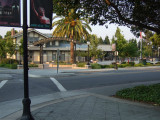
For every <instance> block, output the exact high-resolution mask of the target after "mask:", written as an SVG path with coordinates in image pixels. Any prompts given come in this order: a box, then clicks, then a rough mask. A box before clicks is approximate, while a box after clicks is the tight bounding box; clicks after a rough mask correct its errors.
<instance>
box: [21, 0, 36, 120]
mask: <svg viewBox="0 0 160 120" xmlns="http://www.w3.org/2000/svg"><path fill="white" fill-rule="evenodd" d="M27 29H28V26H27V0H23V52H24V55H23V59H24V64H23V65H24V99H23V114H22V117H21V120H34V118H33V117H32V115H31V112H30V104H31V100H30V99H29V84H28V50H27Z"/></svg>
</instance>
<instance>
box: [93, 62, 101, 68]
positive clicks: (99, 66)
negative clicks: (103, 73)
mask: <svg viewBox="0 0 160 120" xmlns="http://www.w3.org/2000/svg"><path fill="white" fill-rule="evenodd" d="M91 68H92V69H101V65H99V64H97V63H94V64H91Z"/></svg>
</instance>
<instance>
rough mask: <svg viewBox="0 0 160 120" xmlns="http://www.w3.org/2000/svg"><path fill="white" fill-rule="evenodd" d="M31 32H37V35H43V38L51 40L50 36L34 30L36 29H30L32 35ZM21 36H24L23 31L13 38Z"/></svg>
mask: <svg viewBox="0 0 160 120" xmlns="http://www.w3.org/2000/svg"><path fill="white" fill-rule="evenodd" d="M30 32H36V33H37V34H39V35H41V36H43V37H45V38H49V34H48V35H47V34H43V33H41V32H39V31H37V30H36V29H34V28H30V29H28V33H30ZM19 36H23V31H20V32H18V33H16V34H15V35H14V36H13V38H16V37H19Z"/></svg>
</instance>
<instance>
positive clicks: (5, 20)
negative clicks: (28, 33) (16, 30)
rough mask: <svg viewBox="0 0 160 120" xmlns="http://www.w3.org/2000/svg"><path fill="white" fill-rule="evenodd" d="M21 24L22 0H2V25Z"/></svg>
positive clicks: (0, 1)
mask: <svg viewBox="0 0 160 120" xmlns="http://www.w3.org/2000/svg"><path fill="white" fill-rule="evenodd" d="M20 25H21V24H20V0H0V26H7V27H20Z"/></svg>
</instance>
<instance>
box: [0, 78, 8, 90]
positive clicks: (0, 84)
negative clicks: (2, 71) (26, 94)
mask: <svg viewBox="0 0 160 120" xmlns="http://www.w3.org/2000/svg"><path fill="white" fill-rule="evenodd" d="M7 82H8V80H3V81H1V82H0V89H1V88H2V87H3V86H4V85H5V84H6V83H7Z"/></svg>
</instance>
